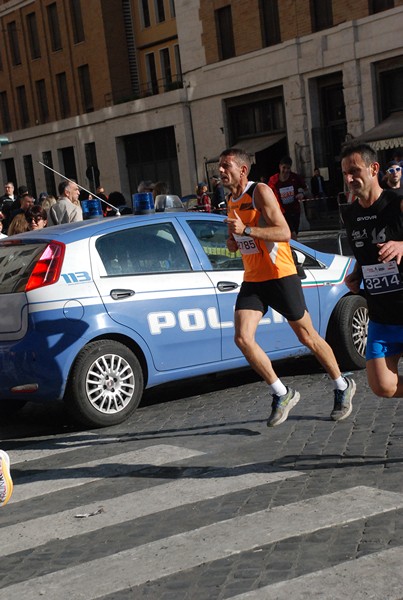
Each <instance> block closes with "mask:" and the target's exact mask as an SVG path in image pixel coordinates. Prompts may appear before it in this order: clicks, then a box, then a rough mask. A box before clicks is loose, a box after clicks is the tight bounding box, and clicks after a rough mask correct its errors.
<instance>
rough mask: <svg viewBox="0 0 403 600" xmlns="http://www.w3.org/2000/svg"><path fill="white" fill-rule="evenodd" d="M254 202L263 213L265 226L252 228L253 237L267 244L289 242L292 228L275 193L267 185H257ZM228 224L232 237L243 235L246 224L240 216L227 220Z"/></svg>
mask: <svg viewBox="0 0 403 600" xmlns="http://www.w3.org/2000/svg"><path fill="white" fill-rule="evenodd" d="M254 201H255V206H256V208H257V209H258V210H259V211H260V212H261V215H262V218H263V220H264V221H265V225H264V226H262V227H260V226H259V227H251V236H252V237H254V238H256V239H258V240H264V241H267V242H288V241H289V240H290V238H291V233H290V228H289V227H288V224H287V221H286V220H285V218H284V216H283V213H282V212H281V208H280V206H279V203H278V202H277V198H276V197H275V195H274V193H273V191H272V190H271V189H270V188H269V187H268V186H267V185H265V184H259V185H257V186H256V188H255V194H254ZM227 223H228V230H229V233H230V235H231V234H234V233H235V234H237V235H242V234H243V232H244V229H245V224H244V223H243V222H242V220H241V218H240V217H239V216H238V215H236V218H235V219H227Z"/></svg>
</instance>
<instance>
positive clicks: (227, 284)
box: [217, 281, 239, 292]
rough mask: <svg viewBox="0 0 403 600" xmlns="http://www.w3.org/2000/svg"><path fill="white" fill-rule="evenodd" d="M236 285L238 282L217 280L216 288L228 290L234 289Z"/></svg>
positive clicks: (222, 290)
mask: <svg viewBox="0 0 403 600" xmlns="http://www.w3.org/2000/svg"><path fill="white" fill-rule="evenodd" d="M238 287H239V285H238V283H235V282H234V281H219V282H218V283H217V288H218V290H219V291H220V292H229V291H231V290H236V289H237V288H238Z"/></svg>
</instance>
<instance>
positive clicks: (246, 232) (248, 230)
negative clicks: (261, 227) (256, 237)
mask: <svg viewBox="0 0 403 600" xmlns="http://www.w3.org/2000/svg"><path fill="white" fill-rule="evenodd" d="M251 233H252V229H251V227H245V229H244V230H243V235H251Z"/></svg>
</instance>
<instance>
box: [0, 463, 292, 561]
mask: <svg viewBox="0 0 403 600" xmlns="http://www.w3.org/2000/svg"><path fill="white" fill-rule="evenodd" d="M234 469H237V470H238V469H239V470H247V469H248V467H247V465H242V467H235V468H234ZM231 471H233V469H225V471H222V474H221V476H218V477H217V476H215V477H214V474H215V475H218V473H217V470H214V471H212V472H211V474H209V475H207V476H204V477H199V478H189V477H183V478H181V479H180V480H176V481H172V482H169V483H166V484H160V485H157V486H155V487H151V488H147V489H144V490H140V491H137V492H132V493H129V494H125V495H122V496H119V501H118V502H116V498H110V499H107V500H103V501H102V502H93V503H91V504H87V505H85V506H80V507H77V508H75V509H70V510H66V511H64V512H61V513H57V514H54V515H48V516H46V517H39V518H37V519H32V520H29V521H24V522H23V523H18V524H17V525H12V526H10V527H4V528H2V529H1V530H0V531H1V545H0V556H7V555H9V554H12V553H13V552H20V551H22V550H27V549H29V548H34V547H37V546H40V545H41V544H46V543H48V542H51V541H52V540H56V539H57V540H61V539H67V538H69V537H73V536H74V535H83V534H85V533H89V532H91V531H96V530H98V529H101V528H102V527H110V526H111V525H117V524H120V523H124V522H125V521H131V520H133V519H138V518H141V517H144V516H146V515H151V514H154V513H158V512H162V511H164V510H169V509H171V508H177V507H179V506H184V505H186V504H191V503H193V502H201V501H203V500H209V499H211V498H218V497H220V496H225V495H226V494H230V493H235V492H239V491H242V490H246V489H249V488H255V487H258V486H262V485H266V484H270V483H275V482H278V481H281V480H284V479H290V478H292V477H298V476H300V475H303V473H301V472H298V471H283V472H281V471H275V472H270V473H244V474H239V475H236V476H226V475H225V476H224V473H229V472H231ZM100 506H102V508H103V512H102V513H99V515H97V518H94V517H91V518H86V519H77V518H76V515H77V514H78V513H80V514H88V515H90V514H93V513H94V512H96V511H97V510H98V509H99V507H100Z"/></svg>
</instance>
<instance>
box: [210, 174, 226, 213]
mask: <svg viewBox="0 0 403 600" xmlns="http://www.w3.org/2000/svg"><path fill="white" fill-rule="evenodd" d="M210 181H211V185H212V186H213V195H212V197H211V205H212V208H213V212H215V213H220V212H222V211H223V210H225V209H226V206H227V204H226V202H225V192H224V188H223V185H222V183H221V178H220V177H218V175H213V176H212V178H211V180H210Z"/></svg>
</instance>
